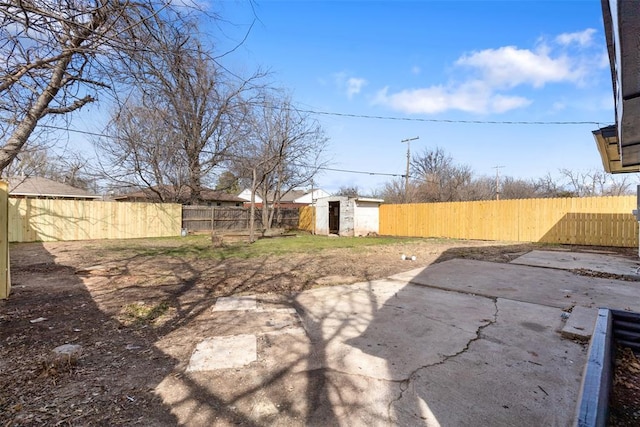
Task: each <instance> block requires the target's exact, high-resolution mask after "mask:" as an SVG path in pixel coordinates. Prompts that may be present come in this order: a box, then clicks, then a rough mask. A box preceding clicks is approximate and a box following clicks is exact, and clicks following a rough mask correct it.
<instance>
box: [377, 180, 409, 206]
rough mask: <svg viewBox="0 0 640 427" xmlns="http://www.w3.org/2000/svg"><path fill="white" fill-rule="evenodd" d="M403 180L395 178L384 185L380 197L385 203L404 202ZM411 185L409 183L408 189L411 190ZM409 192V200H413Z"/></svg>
mask: <svg viewBox="0 0 640 427" xmlns="http://www.w3.org/2000/svg"><path fill="white" fill-rule="evenodd" d="M404 185H405V180H404V178H397V179H393V180H391V181H387V182H385V183H384V185H383V186H382V188H381V189H380V191H379V192H380V196H381V197H382V198H383V199H384V201H385V202H386V203H403V202H404V201H405V197H404V195H405V188H404ZM412 187H413V186H412V185H411V183H409V189H412ZM410 195H411V192H409V197H408V199H409V200H413V198H412V197H411V196H410Z"/></svg>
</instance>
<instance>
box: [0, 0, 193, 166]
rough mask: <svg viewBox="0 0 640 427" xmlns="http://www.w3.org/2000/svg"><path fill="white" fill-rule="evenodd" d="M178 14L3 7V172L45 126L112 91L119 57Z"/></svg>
mask: <svg viewBox="0 0 640 427" xmlns="http://www.w3.org/2000/svg"><path fill="white" fill-rule="evenodd" d="M180 8H181V9H182V10H184V9H185V6H184V4H181V6H180ZM176 10H177V9H173V8H172V6H171V3H170V2H166V1H162V0H137V1H107V0H93V1H80V0H69V1H35V0H20V1H0V61H2V71H1V74H0V137H1V138H2V147H1V148H0V172H1V171H3V170H4V169H5V168H6V167H7V166H8V165H9V164H10V163H11V161H12V160H13V159H14V158H15V157H16V156H17V155H18V153H19V152H20V151H21V150H22V148H23V147H24V145H25V144H26V143H27V141H28V140H29V138H30V136H31V135H32V134H33V132H34V131H35V130H36V127H37V126H38V124H39V123H41V122H42V121H43V120H46V119H52V118H54V117H66V116H68V114H69V113H72V112H74V111H76V110H79V109H81V108H82V107H84V106H85V105H87V104H88V103H91V102H94V101H95V100H96V99H97V97H98V94H99V93H101V92H103V91H105V90H111V91H113V90H115V89H116V86H115V80H114V77H115V76H117V75H118V74H119V70H121V69H122V67H123V65H124V64H126V63H127V62H126V61H123V59H124V58H126V57H128V56H129V54H130V53H131V52H133V51H138V50H144V49H146V41H147V40H148V39H149V37H150V34H153V32H154V31H155V28H156V23H157V22H160V21H162V20H173V19H178V17H179V15H180V13H178V12H176ZM113 93H115V92H113Z"/></svg>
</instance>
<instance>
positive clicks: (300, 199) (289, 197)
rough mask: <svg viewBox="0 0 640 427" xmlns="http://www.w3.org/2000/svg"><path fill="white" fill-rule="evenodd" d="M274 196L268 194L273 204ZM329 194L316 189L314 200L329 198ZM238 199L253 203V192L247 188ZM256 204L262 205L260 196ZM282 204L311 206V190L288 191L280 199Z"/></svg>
mask: <svg viewBox="0 0 640 427" xmlns="http://www.w3.org/2000/svg"><path fill="white" fill-rule="evenodd" d="M274 195H275V193H274V192H272V191H270V192H269V193H267V201H269V202H272V201H273V199H274ZM328 195H329V193H327V192H326V191H324V190H322V189H320V188H315V189H314V190H313V199H318V198H320V197H326V196H328ZM238 197H240V198H241V199H243V200H244V201H247V202H249V201H251V190H250V189H248V188H245V189H244V190H242V192H241V193H240V194H238ZM255 201H256V203H262V198H261V197H260V196H258V195H257V194H256V199H255ZM280 203H298V204H307V205H309V204H311V203H313V200H312V193H311V190H291V191H288V192H287V193H286V194H285V195H283V196H282V197H281V198H280Z"/></svg>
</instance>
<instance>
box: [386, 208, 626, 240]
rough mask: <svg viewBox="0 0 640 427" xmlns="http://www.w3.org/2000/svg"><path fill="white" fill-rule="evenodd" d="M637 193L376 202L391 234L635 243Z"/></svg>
mask: <svg viewBox="0 0 640 427" xmlns="http://www.w3.org/2000/svg"><path fill="white" fill-rule="evenodd" d="M635 207H636V196H617V197H584V198H558V199H520V200H500V201H479V202H452V203H421V204H403V205H382V206H380V234H383V235H391V236H415V237H445V238H457V239H477V240H503V241H520V242H547V243H562V244H579V245H597V246H626V247H636V246H638V222H637V220H636V218H635V217H634V216H633V214H632V210H633V209H635Z"/></svg>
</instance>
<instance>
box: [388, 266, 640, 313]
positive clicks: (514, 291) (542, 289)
mask: <svg viewBox="0 0 640 427" xmlns="http://www.w3.org/2000/svg"><path fill="white" fill-rule="evenodd" d="M392 278H393V279H394V280H406V281H409V282H411V283H414V284H419V285H425V286H430V287H437V288H440V289H446V290H451V291H455V292H464V293H471V294H477V295H483V296H488V297H501V298H508V299H512V300H516V301H523V302H531V303H535V304H541V305H546V306H551V307H558V308H566V307H572V306H575V305H580V306H583V307H592V308H598V307H608V308H616V309H620V310H625V309H628V310H632V311H638V310H640V299H638V298H637V295H638V291H640V282H630V281H622V280H612V279H601V278H596V277H585V276H580V275H577V274H574V273H572V272H570V271H564V270H554V269H549V268H539V267H530V266H525V265H514V264H504V263H493V262H486V261H476V260H468V259H452V260H449V261H445V262H442V263H438V264H433V265H431V266H429V267H428V268H421V269H415V270H412V271H409V272H405V273H401V274H396V275H395V276H392Z"/></svg>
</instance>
